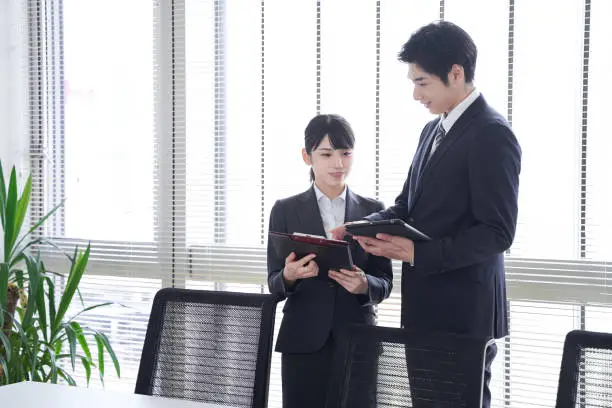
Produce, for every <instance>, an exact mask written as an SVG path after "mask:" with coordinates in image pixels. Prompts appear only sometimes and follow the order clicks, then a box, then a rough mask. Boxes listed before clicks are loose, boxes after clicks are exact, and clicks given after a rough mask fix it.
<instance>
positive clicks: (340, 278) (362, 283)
mask: <svg viewBox="0 0 612 408" xmlns="http://www.w3.org/2000/svg"><path fill="white" fill-rule="evenodd" d="M354 268H355V270H352V271H350V270H348V269H340V271H332V270H330V271H329V277H330V278H332V279H333V280H335V281H336V282H338V284H340V285H341V286H342V287H343V288H344V289H346V290H347V291H349V293H353V294H355V295H364V294H366V293H368V280H367V279H366V275H365V273H364V272H363V271H362V270H361V269H359V268H358V267H356V266H355V267H354Z"/></svg>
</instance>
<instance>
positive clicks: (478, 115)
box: [333, 22, 521, 407]
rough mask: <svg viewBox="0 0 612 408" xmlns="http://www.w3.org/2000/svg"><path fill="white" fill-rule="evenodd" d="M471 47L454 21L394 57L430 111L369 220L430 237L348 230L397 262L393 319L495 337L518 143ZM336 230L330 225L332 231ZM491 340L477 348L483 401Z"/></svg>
mask: <svg viewBox="0 0 612 408" xmlns="http://www.w3.org/2000/svg"><path fill="white" fill-rule="evenodd" d="M476 55H477V51H476V46H475V44H474V42H473V41H472V39H471V38H470V36H469V35H468V34H467V33H466V32H465V31H464V30H462V29H461V28H460V27H458V26H456V25H454V24H452V23H449V22H436V23H432V24H429V25H426V26H424V27H422V28H420V29H419V30H418V31H416V32H415V33H414V34H413V35H412V36H411V37H410V39H409V40H408V42H407V43H406V44H404V46H403V49H402V50H401V52H400V54H399V59H400V61H402V62H405V63H407V64H408V66H409V69H408V76H409V79H410V80H411V81H412V82H413V84H414V92H413V97H414V99H415V100H417V101H419V102H421V103H422V104H423V105H424V107H425V108H427V109H428V110H429V111H430V112H431V113H434V114H437V115H439V117H437V118H436V119H434V120H432V121H431V122H429V123H428V124H427V125H425V127H424V128H423V131H422V132H421V137H420V139H419V144H418V147H417V150H416V153H415V155H414V157H413V160H412V165H411V167H410V170H409V172H408V177H407V179H406V182H405V183H404V187H403V190H402V192H401V193H400V194H399V196H398V197H397V199H396V201H395V205H393V206H392V207H390V208H388V209H387V210H383V211H380V212H378V213H374V214H371V215H369V216H367V217H366V218H367V219H369V220H381V219H392V218H400V219H402V220H404V221H406V222H407V223H409V224H411V225H413V226H414V227H416V228H417V229H419V230H421V231H423V232H424V233H426V234H427V235H429V236H430V237H432V240H431V241H427V242H413V241H411V240H409V239H406V238H402V237H398V236H390V235H386V234H378V236H377V238H378V239H375V238H367V237H356V239H357V240H358V241H359V243H360V244H361V245H362V247H363V248H364V249H365V251H367V252H369V253H371V254H374V255H378V256H385V257H388V258H391V259H397V260H401V261H403V264H402V325H403V326H404V327H406V328H410V329H415V330H427V331H443V332H452V333H461V334H467V335H473V336H480V337H489V336H491V337H494V338H501V337H504V336H506V335H507V334H508V319H507V310H506V282H505V272H504V251H506V250H507V249H508V248H509V247H510V245H511V244H512V241H513V239H514V233H515V229H516V218H517V196H518V183H519V173H520V162H521V149H520V146H519V144H518V142H517V140H516V138H515V136H514V134H513V132H512V130H511V129H510V127H509V125H508V123H507V122H506V120H505V119H504V118H503V117H502V116H501V115H500V114H499V113H497V112H496V111H494V110H493V109H492V108H491V107H490V106H489V105H488V104H487V102H486V101H485V99H484V98H483V96H482V95H481V94H480V93H479V92H478V90H476V88H475V87H474V85H473V79H474V71H475V67H476ZM344 233H345V230H344V227H339V228H337V229H336V230H334V234H333V235H334V237H335V238H338V237H340V236H343V235H344ZM496 352H497V347H496V346H493V347H491V348H490V349H489V351H488V352H487V354H486V357H485V360H486V361H485V387H484V390H483V406H485V407H488V406H489V404H490V399H491V394H490V391H489V388H488V384H489V381H490V378H491V362H492V361H493V358H494V357H495V354H496Z"/></svg>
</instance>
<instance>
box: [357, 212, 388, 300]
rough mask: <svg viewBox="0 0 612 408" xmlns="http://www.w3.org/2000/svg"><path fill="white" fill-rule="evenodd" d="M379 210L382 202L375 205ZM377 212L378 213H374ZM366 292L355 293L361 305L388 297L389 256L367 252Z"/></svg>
mask: <svg viewBox="0 0 612 408" xmlns="http://www.w3.org/2000/svg"><path fill="white" fill-rule="evenodd" d="M377 207H378V209H379V211H381V210H382V209H384V205H383V204H382V203H378V205H377ZM376 214H378V213H376ZM364 272H365V273H366V279H367V280H368V293H367V294H364V295H357V298H358V300H359V302H360V303H361V304H362V305H363V306H371V305H375V304H378V303H380V302H382V301H383V300H385V299H386V298H388V297H389V295H390V294H391V290H392V289H393V267H392V264H391V260H390V259H389V258H385V257H381V256H375V255H371V254H368V260H367V264H366V268H365V270H364Z"/></svg>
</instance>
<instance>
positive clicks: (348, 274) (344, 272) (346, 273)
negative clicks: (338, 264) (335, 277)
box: [340, 269, 360, 278]
mask: <svg viewBox="0 0 612 408" xmlns="http://www.w3.org/2000/svg"><path fill="white" fill-rule="evenodd" d="M340 273H341V274H342V275H344V276H346V277H348V278H355V277H358V276H360V273H359V272H357V271H350V270H348V269H340Z"/></svg>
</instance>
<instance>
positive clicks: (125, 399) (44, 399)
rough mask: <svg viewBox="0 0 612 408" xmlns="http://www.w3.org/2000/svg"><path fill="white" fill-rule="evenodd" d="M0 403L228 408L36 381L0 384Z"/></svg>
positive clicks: (63, 407)
mask: <svg viewBox="0 0 612 408" xmlns="http://www.w3.org/2000/svg"><path fill="white" fill-rule="evenodd" d="M0 405H2V407H3V408H4V407H6V408H9V407H15V408H17V407H30V408H56V407H57V408H232V407H231V406H228V405H215V404H208V403H203V402H193V401H185V400H179V399H170V398H161V397H149V396H146V395H137V394H120V393H115V392H111V391H104V390H100V389H93V388H82V387H70V386H68V385H58V384H44V383H37V382H22V383H18V384H10V385H2V386H0Z"/></svg>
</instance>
